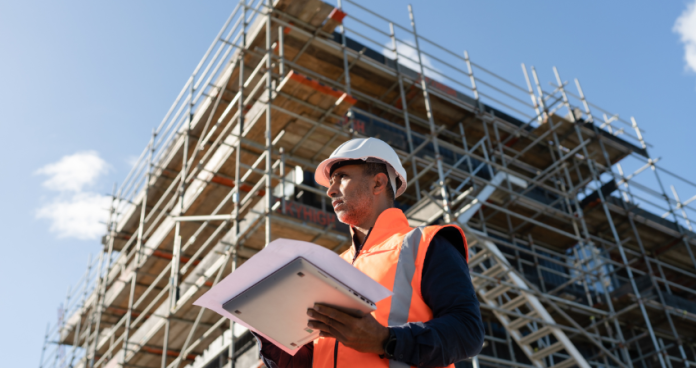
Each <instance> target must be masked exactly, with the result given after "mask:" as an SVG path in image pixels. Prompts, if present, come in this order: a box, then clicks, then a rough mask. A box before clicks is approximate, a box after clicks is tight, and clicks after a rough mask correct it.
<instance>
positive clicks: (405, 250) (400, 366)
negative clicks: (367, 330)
mask: <svg viewBox="0 0 696 368" xmlns="http://www.w3.org/2000/svg"><path fill="white" fill-rule="evenodd" d="M422 235H423V227H417V228H415V229H413V230H412V231H411V232H409V233H408V234H406V236H405V237H404V241H403V245H402V246H401V252H400V253H399V263H398V264H397V265H396V275H394V290H393V292H394V295H393V296H392V300H391V308H390V310H389V319H388V323H387V325H388V326H399V325H403V324H405V323H407V322H408V312H409V310H410V309H411V296H412V295H413V285H412V284H411V282H412V281H413V275H414V274H415V273H416V257H418V247H419V246H420V241H421V237H422ZM407 367H410V366H409V365H408V364H406V363H402V362H397V361H396V360H390V361H389V368H407Z"/></svg>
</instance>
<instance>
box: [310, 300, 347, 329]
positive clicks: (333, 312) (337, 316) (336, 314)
mask: <svg viewBox="0 0 696 368" xmlns="http://www.w3.org/2000/svg"><path fill="white" fill-rule="evenodd" d="M312 309H314V310H315V311H317V312H319V313H320V314H323V315H325V316H327V317H329V318H331V319H333V320H336V321H338V322H340V323H342V324H344V325H347V324H349V323H351V322H352V320H354V319H355V317H353V316H351V315H349V314H347V313H343V312H341V311H340V310H338V309H336V308H331V307H327V306H325V305H321V304H314V308H312Z"/></svg>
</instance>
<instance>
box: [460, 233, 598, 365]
mask: <svg viewBox="0 0 696 368" xmlns="http://www.w3.org/2000/svg"><path fill="white" fill-rule="evenodd" d="M471 240H473V241H471ZM470 241H471V243H475V245H476V246H477V247H478V251H477V252H476V253H474V250H473V249H472V245H473V244H470V246H469V251H470V256H471V258H470V259H469V269H470V270H472V271H473V270H475V269H476V270H480V271H481V272H478V274H479V276H474V275H472V282H473V284H474V288H476V289H477V293H478V296H479V299H480V301H481V302H482V303H485V304H486V305H488V306H489V307H491V309H492V311H493V313H494V314H495V316H496V317H498V320H499V321H500V323H501V324H502V325H503V327H505V329H506V330H507V331H508V333H509V334H510V337H512V338H513V339H514V340H515V341H516V342H517V344H518V345H519V346H520V348H521V349H522V351H523V352H524V353H525V354H526V355H527V357H528V358H529V360H531V361H532V364H533V365H534V366H536V367H539V368H545V367H550V368H569V367H574V366H578V367H581V368H590V365H589V364H588V363H587V361H586V360H585V358H583V356H582V355H581V354H580V352H579V351H578V350H577V348H575V345H573V343H572V342H571V341H570V339H569V338H568V336H566V334H565V333H564V332H563V330H561V329H560V328H558V327H555V326H554V325H555V324H556V323H555V321H554V319H553V318H552V317H551V315H550V314H549V312H548V311H547V310H546V308H545V307H544V306H543V305H542V304H541V302H540V301H539V299H538V298H537V297H536V296H534V295H533V294H532V293H530V289H529V287H528V286H527V283H526V282H525V280H523V279H522V278H521V277H520V276H518V275H517V274H516V273H514V272H511V271H512V266H511V265H510V263H509V262H508V260H507V259H506V258H505V256H504V255H503V253H502V252H501V251H500V249H498V247H497V246H496V245H495V244H494V243H493V242H491V241H488V240H483V241H481V240H477V239H470ZM506 312H507V313H506ZM509 312H513V313H515V315H513V314H510V313H509ZM561 352H565V355H564V358H559V356H558V355H555V356H552V355H553V354H557V353H561Z"/></svg>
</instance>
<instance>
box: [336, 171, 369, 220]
mask: <svg viewBox="0 0 696 368" xmlns="http://www.w3.org/2000/svg"><path fill="white" fill-rule="evenodd" d="M326 194H328V196H329V197H330V198H331V205H332V206H333V208H334V211H335V212H336V216H338V220H339V221H341V222H342V223H344V224H347V225H350V226H359V225H360V224H361V223H362V222H363V221H364V220H365V219H366V218H368V217H369V214H370V211H371V209H372V202H373V200H374V198H373V196H372V193H371V190H370V184H369V181H368V180H367V178H366V177H365V175H364V174H363V167H362V166H361V165H347V166H343V167H341V168H338V169H336V170H335V171H334V172H333V174H332V175H331V178H330V180H329V189H328V190H327V191H326Z"/></svg>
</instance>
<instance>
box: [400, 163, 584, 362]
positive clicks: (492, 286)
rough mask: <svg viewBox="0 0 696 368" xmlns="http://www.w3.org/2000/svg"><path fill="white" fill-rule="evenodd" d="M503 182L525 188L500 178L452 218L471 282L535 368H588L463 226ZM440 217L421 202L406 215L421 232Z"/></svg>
mask: <svg viewBox="0 0 696 368" xmlns="http://www.w3.org/2000/svg"><path fill="white" fill-rule="evenodd" d="M506 180H507V181H508V182H509V183H510V184H511V186H513V187H519V188H526V187H527V183H526V182H525V181H524V180H522V179H520V178H518V177H515V176H513V175H508V174H506V173H503V172H498V173H497V174H496V175H495V176H494V177H493V178H492V179H491V180H490V182H489V184H488V185H486V186H485V187H483V188H482V189H481V190H480V191H479V192H478V194H477V195H476V196H475V198H474V200H473V201H471V202H469V203H468V204H466V205H464V206H462V207H461V208H460V209H459V210H458V211H456V212H455V213H454V216H455V218H457V222H458V223H459V224H461V225H462V226H463V227H464V228H465V231H466V233H467V240H468V242H469V255H470V258H469V270H470V271H472V282H473V284H474V288H476V290H477V291H476V292H477V294H478V296H479V299H480V302H481V303H485V304H486V305H487V306H489V307H490V308H491V310H492V311H493V313H494V314H495V316H496V317H497V318H498V320H499V321H500V323H501V324H502V325H503V327H504V328H505V329H506V330H507V331H508V333H509V334H510V336H511V337H512V338H513V339H514V340H515V341H516V342H517V344H518V345H519V346H520V348H521V349H522V351H523V352H524V353H525V354H526V355H527V357H528V358H529V360H530V361H531V362H532V364H533V365H534V366H535V367H539V368H570V367H574V366H578V367H581V368H590V365H589V364H588V363H587V361H586V360H585V358H583V356H582V355H581V354H580V352H579V351H578V350H577V348H576V347H575V345H573V343H572V342H571V341H570V339H569V338H568V336H567V335H566V334H565V333H564V332H563V330H561V329H560V328H558V327H555V325H556V323H555V321H554V319H553V317H551V315H550V314H549V312H548V311H547V310H546V308H545V307H544V305H543V304H541V302H540V301H539V299H538V298H537V297H536V296H534V295H533V294H532V293H531V289H530V287H529V286H528V285H527V282H526V281H525V280H524V279H523V278H522V277H520V276H519V275H518V274H517V273H515V272H513V268H512V266H511V265H510V263H509V262H508V260H507V259H506V258H505V256H504V255H503V253H502V252H501V251H500V249H498V246H496V245H495V243H493V242H491V241H489V240H485V239H483V238H482V237H479V236H478V234H477V233H476V232H475V231H473V230H471V229H469V228H468V227H467V226H466V223H467V222H468V221H469V220H470V219H471V218H472V217H473V216H474V214H475V213H476V212H477V211H478V210H479V209H480V208H481V206H482V205H483V203H485V202H486V201H487V200H488V199H489V198H493V197H492V196H493V195H494V193H496V191H497V190H498V188H499V187H500V186H502V185H503V183H504V181H506ZM499 193H500V192H499ZM459 200H460V199H459V198H458V199H457V200H455V202H459ZM442 213H443V212H442V209H441V207H440V206H439V205H437V204H436V203H433V202H432V200H429V199H428V198H427V197H424V198H423V199H422V200H421V201H420V202H418V203H417V204H416V205H414V206H413V207H412V208H411V209H410V210H409V211H408V212H407V213H406V216H407V217H408V219H409V223H410V224H411V226H421V225H427V224H429V223H431V222H432V221H434V220H435V219H437V218H438V217H439V216H441V215H442ZM511 313H514V314H511ZM562 353H565V354H562ZM554 354H556V355H554Z"/></svg>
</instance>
